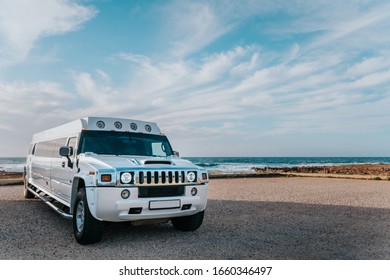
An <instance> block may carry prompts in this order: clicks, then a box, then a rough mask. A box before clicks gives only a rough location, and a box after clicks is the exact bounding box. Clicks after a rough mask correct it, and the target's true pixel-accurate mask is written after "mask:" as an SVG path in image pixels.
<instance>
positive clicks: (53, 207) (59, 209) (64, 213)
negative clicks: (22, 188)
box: [27, 187, 73, 219]
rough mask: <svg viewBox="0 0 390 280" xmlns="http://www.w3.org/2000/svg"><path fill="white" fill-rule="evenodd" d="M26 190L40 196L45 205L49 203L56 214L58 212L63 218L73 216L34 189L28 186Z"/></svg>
mask: <svg viewBox="0 0 390 280" xmlns="http://www.w3.org/2000/svg"><path fill="white" fill-rule="evenodd" d="M27 189H28V191H30V192H31V193H33V194H34V195H35V196H36V197H38V198H40V199H41V200H42V201H43V202H45V203H46V204H47V205H49V206H50V207H51V208H52V209H53V210H54V211H56V212H57V213H58V214H60V215H61V216H62V217H64V218H65V219H72V218H73V216H72V215H71V214H69V213H66V212H65V211H64V210H62V209H61V208H59V207H57V206H55V205H54V204H53V203H52V201H50V199H49V198H47V197H45V196H42V195H40V194H39V193H38V192H36V191H34V190H33V189H31V188H30V187H28V188H27Z"/></svg>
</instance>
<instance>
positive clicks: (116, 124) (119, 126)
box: [114, 122, 122, 129]
mask: <svg viewBox="0 0 390 280" xmlns="http://www.w3.org/2000/svg"><path fill="white" fill-rule="evenodd" d="M114 126H115V128H116V129H121V128H122V123H121V122H115V123H114Z"/></svg>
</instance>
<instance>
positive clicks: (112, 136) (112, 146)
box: [78, 130, 172, 157]
mask: <svg viewBox="0 0 390 280" xmlns="http://www.w3.org/2000/svg"><path fill="white" fill-rule="evenodd" d="M78 152H79V153H86V152H92V153H95V154H105V155H136V156H155V157H167V156H172V148H171V145H170V144H169V141H168V139H167V137H166V136H163V135H153V134H142V133H132V132H116V131H88V130H86V131H83V133H82V136H81V141H80V147H79V151H78Z"/></svg>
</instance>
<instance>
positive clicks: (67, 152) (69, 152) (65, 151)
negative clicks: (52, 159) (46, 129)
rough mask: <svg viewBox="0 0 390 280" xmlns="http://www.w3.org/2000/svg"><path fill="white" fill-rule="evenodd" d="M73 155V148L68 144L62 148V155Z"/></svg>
mask: <svg viewBox="0 0 390 280" xmlns="http://www.w3.org/2000/svg"><path fill="white" fill-rule="evenodd" d="M72 155H73V148H72V147H68V146H63V147H61V148H60V156H62V157H70V156H72Z"/></svg>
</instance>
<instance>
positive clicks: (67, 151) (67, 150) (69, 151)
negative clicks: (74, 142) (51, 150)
mask: <svg viewBox="0 0 390 280" xmlns="http://www.w3.org/2000/svg"><path fill="white" fill-rule="evenodd" d="M59 153H60V156H62V157H66V158H67V159H68V167H69V168H73V162H72V160H71V159H70V156H73V148H72V147H68V146H63V147H61V148H60V151H59ZM62 167H65V165H62Z"/></svg>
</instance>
